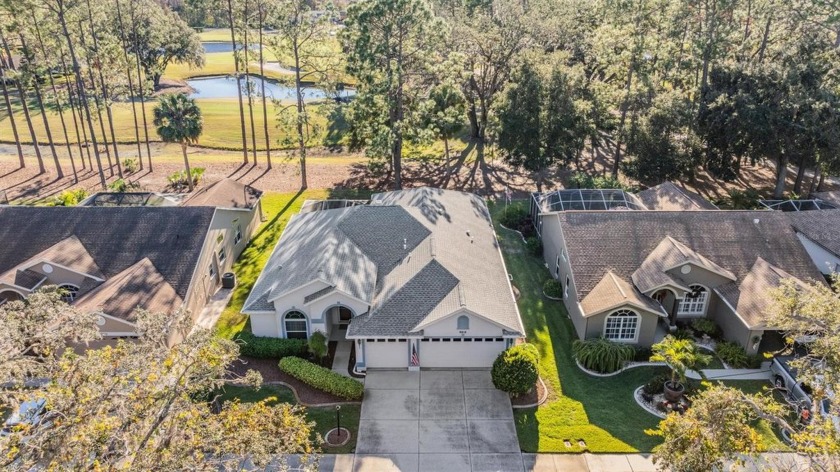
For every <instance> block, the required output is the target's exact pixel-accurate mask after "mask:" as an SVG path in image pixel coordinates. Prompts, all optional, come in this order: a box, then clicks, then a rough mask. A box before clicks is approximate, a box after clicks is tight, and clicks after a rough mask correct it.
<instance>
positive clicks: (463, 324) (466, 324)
mask: <svg viewBox="0 0 840 472" xmlns="http://www.w3.org/2000/svg"><path fill="white" fill-rule="evenodd" d="M467 329H470V317H469V316H467V315H461V316H459V317H458V330H467Z"/></svg>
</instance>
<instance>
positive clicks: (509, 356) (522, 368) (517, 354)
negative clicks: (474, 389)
mask: <svg viewBox="0 0 840 472" xmlns="http://www.w3.org/2000/svg"><path fill="white" fill-rule="evenodd" d="M538 366H539V351H537V348H536V347H535V346H534V345H533V344H527V343H526V344H519V345H517V346H513V347H511V348H509V349H507V350H505V351H504V352H502V353H501V354H499V357H497V358H496V360H495V361H494V362H493V369H492V370H491V371H490V376H491V378H492V379H493V385H495V386H496V388H498V389H499V390H501V391H503V392H507V393H509V394H511V395H513V396H516V395H522V394H523V393H527V392H529V391H530V390H531V389H532V388H534V384H536V383H537V378H538V377H539V374H538V373H537V367H538Z"/></svg>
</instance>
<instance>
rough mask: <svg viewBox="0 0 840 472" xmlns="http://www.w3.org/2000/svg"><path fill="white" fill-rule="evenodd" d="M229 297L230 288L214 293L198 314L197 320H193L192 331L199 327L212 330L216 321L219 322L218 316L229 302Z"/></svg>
mask: <svg viewBox="0 0 840 472" xmlns="http://www.w3.org/2000/svg"><path fill="white" fill-rule="evenodd" d="M231 295H233V289H231V288H220V289H219V290H218V291H216V293H214V294H213V296H212V297H210V301H208V302H207V304H206V305H204V308H203V309H202V310H201V313H199V314H198V318H196V320H195V324H194V325H193V329H196V328H199V327H200V328H205V329H213V326H215V325H216V321H218V320H219V316H221V314H222V312H223V311H224V310H225V307H226V306H227V304H228V302H229V301H230V297H231Z"/></svg>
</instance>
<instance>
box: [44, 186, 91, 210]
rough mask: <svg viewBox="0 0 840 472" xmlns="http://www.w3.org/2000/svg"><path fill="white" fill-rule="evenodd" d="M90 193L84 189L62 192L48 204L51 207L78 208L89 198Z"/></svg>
mask: <svg viewBox="0 0 840 472" xmlns="http://www.w3.org/2000/svg"><path fill="white" fill-rule="evenodd" d="M87 196H88V193H87V190H85V189H83V188H77V189H72V190H65V191H63V192H61V193H60V194H59V195H58V196H57V197H55V198H53V199H52V201H50V202H49V203H48V205H49V206H76V205H78V204H79V202H81V201H82V200H84V199H85V198H87Z"/></svg>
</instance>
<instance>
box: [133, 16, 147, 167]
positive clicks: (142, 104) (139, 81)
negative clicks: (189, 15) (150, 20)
mask: <svg viewBox="0 0 840 472" xmlns="http://www.w3.org/2000/svg"><path fill="white" fill-rule="evenodd" d="M129 6H130V8H129V9H128V14H129V17H130V18H129V19H130V20H131V33H132V39H133V40H134V49H135V50H136V49H137V21H136V18H135V16H134V13H135V12H134V2H133V1H131V2H129ZM134 59H135V61H134V62H135V63H136V65H137V88H138V90H139V91H140V113H141V114H142V115H143V137H144V138H146V157H148V159H149V172H151V171H152V148H151V146H150V145H149V124H148V122H147V120H146V97H145V90H146V87H145V84H144V83H143V74H142V71H141V68H140V57H138V56H137V55H135V58H134Z"/></svg>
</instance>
